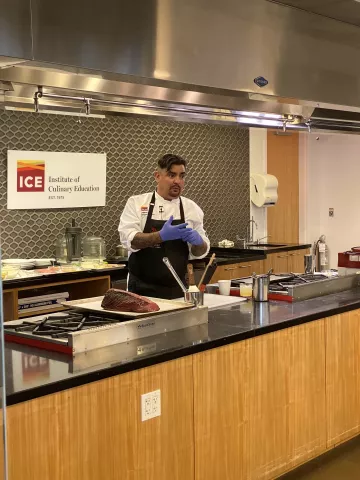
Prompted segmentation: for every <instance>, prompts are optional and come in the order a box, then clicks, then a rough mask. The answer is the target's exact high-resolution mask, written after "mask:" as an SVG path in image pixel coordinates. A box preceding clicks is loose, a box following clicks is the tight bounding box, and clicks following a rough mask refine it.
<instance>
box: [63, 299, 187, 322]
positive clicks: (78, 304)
mask: <svg viewBox="0 0 360 480" xmlns="http://www.w3.org/2000/svg"><path fill="white" fill-rule="evenodd" d="M103 298H104V297H92V298H83V299H81V300H70V301H68V302H61V305H65V306H66V307H71V308H75V309H76V310H81V311H87V312H93V313H102V314H104V313H109V314H111V316H114V315H115V316H119V317H127V318H129V317H131V318H140V317H149V316H152V315H156V314H160V313H164V312H174V311H176V310H183V309H185V308H192V307H193V305H192V304H189V303H185V302H184V300H179V301H178V300H165V299H164V298H152V297H146V298H148V299H149V300H151V301H153V302H155V303H156V304H157V305H159V307H160V310H158V311H157V312H146V313H135V312H114V311H113V310H105V309H104V308H102V306H101V302H102V300H103Z"/></svg>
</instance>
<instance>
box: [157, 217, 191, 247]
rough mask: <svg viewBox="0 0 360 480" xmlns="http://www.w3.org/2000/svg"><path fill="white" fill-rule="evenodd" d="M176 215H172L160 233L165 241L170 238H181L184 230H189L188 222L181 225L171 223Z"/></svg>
mask: <svg viewBox="0 0 360 480" xmlns="http://www.w3.org/2000/svg"><path fill="white" fill-rule="evenodd" d="M173 220H174V217H173V216H172V215H171V217H170V218H169V220H168V221H167V222H166V223H165V225H164V226H163V227H162V229H161V230H160V232H159V234H160V237H161V240H162V241H163V242H168V241H169V240H180V239H181V238H182V232H184V230H187V228H186V225H187V223H181V224H180V225H171V224H172V221H173Z"/></svg>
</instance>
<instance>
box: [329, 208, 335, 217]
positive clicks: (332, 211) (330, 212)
mask: <svg viewBox="0 0 360 480" xmlns="http://www.w3.org/2000/svg"><path fill="white" fill-rule="evenodd" d="M333 216H334V209H333V208H329V217H333Z"/></svg>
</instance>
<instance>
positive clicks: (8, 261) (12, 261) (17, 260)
mask: <svg viewBox="0 0 360 480" xmlns="http://www.w3.org/2000/svg"><path fill="white" fill-rule="evenodd" d="M1 261H2V263H3V264H4V265H35V261H34V260H26V259H25V258H8V259H6V260H1Z"/></svg>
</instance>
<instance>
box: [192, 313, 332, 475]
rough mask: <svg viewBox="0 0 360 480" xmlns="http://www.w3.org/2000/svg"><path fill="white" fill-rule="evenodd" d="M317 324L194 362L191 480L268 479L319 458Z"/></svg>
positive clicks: (321, 402)
mask: <svg viewBox="0 0 360 480" xmlns="http://www.w3.org/2000/svg"><path fill="white" fill-rule="evenodd" d="M324 322H325V321H324V320H319V321H316V322H312V323H309V324H305V325H301V326H299V327H294V328H290V329H285V330H282V331H279V332H275V333H271V334H268V335H263V336H261V337H257V338H255V339H251V340H247V341H244V342H240V343H236V344H233V345H229V346H227V347H223V348H217V349H215V350H209V351H207V352H205V353H202V354H198V355H194V360H193V362H194V418H195V468H196V470H195V480H218V479H219V478H226V480H259V479H262V480H263V479H273V478H275V477H277V476H278V475H281V474H282V473H284V472H286V471H287V470H289V469H290V468H293V467H294V466H296V465H298V464H300V463H302V462H304V461H306V460H308V459H310V458H313V457H316V456H317V455H319V454H320V453H322V452H324V451H325V449H326V410H325V341H324V335H325V333H324V330H325V327H324V324H325V323H324Z"/></svg>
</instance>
